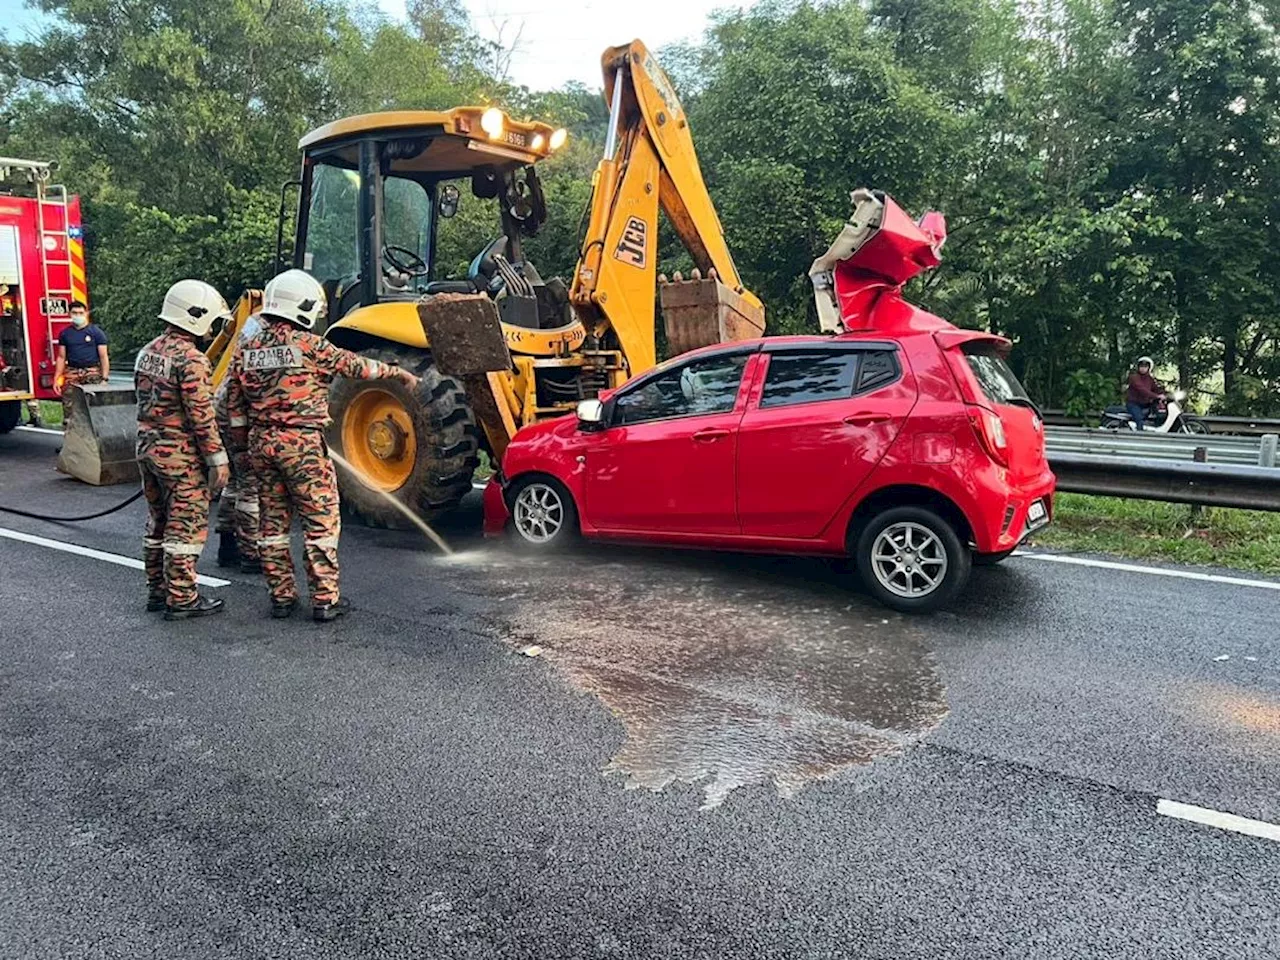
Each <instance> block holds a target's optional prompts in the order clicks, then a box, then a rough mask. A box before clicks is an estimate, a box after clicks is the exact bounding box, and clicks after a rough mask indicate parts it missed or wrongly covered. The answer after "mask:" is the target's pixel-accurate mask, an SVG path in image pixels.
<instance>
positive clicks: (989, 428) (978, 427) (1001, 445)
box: [969, 407, 1009, 467]
mask: <svg viewBox="0 0 1280 960" xmlns="http://www.w3.org/2000/svg"><path fill="white" fill-rule="evenodd" d="M969 422H970V423H972V424H973V432H974V433H976V434H977V435H978V439H979V440H981V441H982V446H983V448H984V449H985V450H986V451H987V453H988V454H990V455H991V459H992V460H994V461H995V462H996V463H998V464H1000V465H1001V466H1002V467H1007V466H1008V465H1009V456H1008V452H1009V440H1008V438H1007V437H1005V435H1004V423H1003V422H1002V421H1001V420H1000V418H999V417H998V416H996V415H995V414H994V413H992V412H991V411H990V410H984V409H983V408H982V407H970V408H969Z"/></svg>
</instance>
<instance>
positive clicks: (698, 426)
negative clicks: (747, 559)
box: [584, 347, 758, 535]
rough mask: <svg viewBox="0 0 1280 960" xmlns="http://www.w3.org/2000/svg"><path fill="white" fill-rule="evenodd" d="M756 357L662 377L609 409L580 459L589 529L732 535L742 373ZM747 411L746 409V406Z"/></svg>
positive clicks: (677, 368)
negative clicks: (606, 424) (606, 422)
mask: <svg viewBox="0 0 1280 960" xmlns="http://www.w3.org/2000/svg"><path fill="white" fill-rule="evenodd" d="M756 349H758V348H757V347H752V348H750V349H749V350H744V349H740V350H735V351H721V352H717V353H714V354H710V355H703V356H699V357H695V358H694V359H692V360H689V361H686V362H684V363H680V364H677V365H674V366H671V367H669V368H662V369H659V370H657V371H655V372H654V373H652V374H650V375H649V376H647V377H644V378H643V379H641V380H639V381H637V382H636V383H635V384H632V385H628V386H626V387H623V388H622V390H620V391H619V392H618V393H617V394H616V395H615V396H614V398H613V399H612V400H611V401H610V403H609V407H610V411H609V418H610V419H609V424H610V425H609V427H608V428H607V429H605V430H604V431H602V432H601V433H600V434H599V436H598V438H597V440H596V442H595V443H593V444H592V445H591V446H590V447H589V448H588V449H587V452H586V454H585V457H586V459H585V464H584V465H585V467H586V478H587V479H586V496H585V503H584V507H585V511H586V517H587V521H588V522H589V523H590V524H591V525H592V526H594V527H596V528H597V529H600V530H602V531H609V530H617V531H650V532H654V533H681V534H709V535H715V534H736V533H737V532H738V517H737V510H736V507H735V493H734V483H735V470H736V462H737V443H738V422H739V421H740V420H741V419H742V407H741V405H740V403H739V396H740V394H741V393H742V390H741V386H742V379H743V371H744V370H745V369H746V367H747V362H748V360H750V358H751V355H752V353H753V352H754V351H755V350H756ZM743 402H745V400H744V401H743Z"/></svg>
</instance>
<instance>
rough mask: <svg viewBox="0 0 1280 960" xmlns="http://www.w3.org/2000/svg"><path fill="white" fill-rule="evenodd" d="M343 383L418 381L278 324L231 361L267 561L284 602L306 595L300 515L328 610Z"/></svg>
mask: <svg viewBox="0 0 1280 960" xmlns="http://www.w3.org/2000/svg"><path fill="white" fill-rule="evenodd" d="M335 377H348V378H350V379H352V380H377V379H383V378H402V379H403V378H409V377H411V375H410V374H407V373H404V372H402V371H401V370H400V369H399V368H398V367H395V366H393V365H391V364H386V363H381V362H379V361H377V360H370V359H367V358H365V357H361V356H359V355H358V354H355V353H351V352H350V351H347V350H343V349H340V348H339V347H335V346H334V345H333V344H331V343H329V341H327V340H325V339H324V338H323V337H321V336H318V335H316V334H314V333H310V332H308V331H306V330H302V329H299V328H298V327H296V326H294V325H293V324H291V323H289V322H287V321H283V320H276V319H274V318H271V319H270V322H268V323H266V324H265V325H264V327H263V329H262V330H261V331H259V332H258V333H257V334H256V335H255V336H252V337H250V338H249V339H247V340H246V341H245V342H244V345H243V347H242V348H241V350H240V352H239V353H238V354H237V355H236V357H235V359H234V360H233V361H232V363H231V374H230V378H229V385H228V395H227V407H228V411H229V413H230V420H231V428H232V431H233V435H234V434H235V431H238V430H246V431H247V443H248V448H249V453H250V457H251V463H252V466H253V471H254V473H255V474H256V475H257V480H258V502H259V505H260V509H261V513H260V516H259V528H258V532H259V539H258V557H259V559H260V560H261V562H262V573H263V575H264V576H265V577H266V580H267V587H268V589H269V590H270V591H271V601H272V603H274V604H277V605H282V604H289V603H292V602H295V601H296V600H297V596H298V587H297V583H296V582H295V580H294V576H293V561H292V558H291V557H290V555H289V527H290V525H291V523H292V519H293V517H292V512H293V510H295V509H296V510H297V512H298V516H299V519H300V520H301V521H302V530H303V546H304V551H303V552H304V557H305V559H306V565H307V581H308V585H309V587H310V589H311V604H312V606H315V607H326V606H329V605H331V604H336V603H337V602H338V600H339V591H338V535H339V532H340V528H341V521H340V519H339V515H338V481H337V476H336V475H335V473H334V469H333V461H332V460H330V459H329V450H328V447H327V446H326V445H325V442H324V428H325V427H326V426H328V423H329V384H330V383H332V382H333V379H334V378H335ZM239 442H240V441H239V440H238V439H237V440H236V441H235V443H236V444H237V445H239Z"/></svg>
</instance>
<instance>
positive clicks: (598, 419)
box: [578, 400, 604, 428]
mask: <svg viewBox="0 0 1280 960" xmlns="http://www.w3.org/2000/svg"><path fill="white" fill-rule="evenodd" d="M603 423H604V404H603V403H601V402H600V401H599V400H580V401H578V425H579V426H582V427H588V428H589V427H599V426H601V425H602V424H603Z"/></svg>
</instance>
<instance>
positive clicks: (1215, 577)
mask: <svg viewBox="0 0 1280 960" xmlns="http://www.w3.org/2000/svg"><path fill="white" fill-rule="evenodd" d="M1014 556H1016V557H1021V558H1023V559H1025V560H1044V561H1046V562H1048V563H1067V564H1071V565H1073V566H1077V567H1098V568H1099V569H1102V570H1119V571H1121V572H1123V573H1147V574H1150V575H1152V576H1155V577H1174V578H1175V579H1178V580H1199V581H1200V582H1202V583H1225V584H1229V585H1231V586H1233V587H1254V588H1256V589H1258V590H1280V583H1277V582H1276V581H1274V580H1248V579H1245V578H1244V577H1224V576H1222V575H1221V574H1217V573H1197V572H1196V571H1194V570H1166V569H1164V568H1163V567H1142V566H1139V565H1138V564H1136V563H1117V562H1116V561H1114V560H1094V559H1092V558H1090V557H1072V556H1067V555H1065V554H1061V553H1023V552H1021V551H1019V552H1018V553H1016V554H1014Z"/></svg>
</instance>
